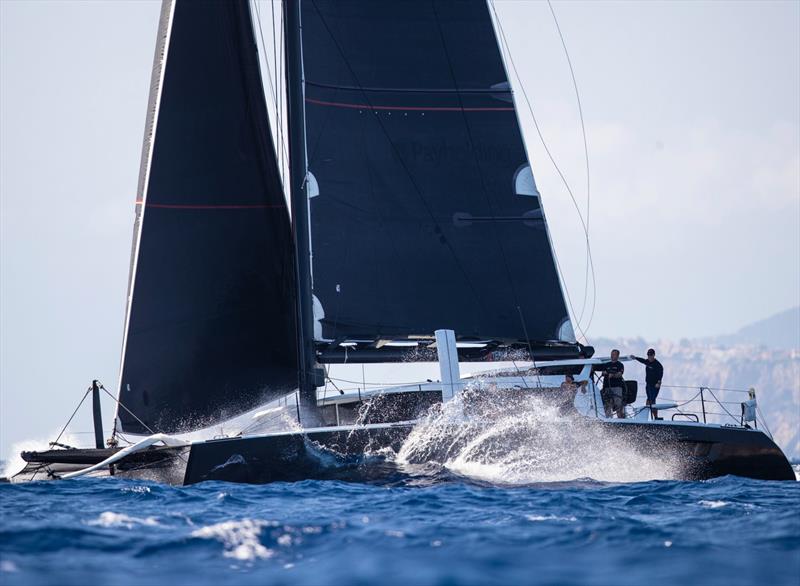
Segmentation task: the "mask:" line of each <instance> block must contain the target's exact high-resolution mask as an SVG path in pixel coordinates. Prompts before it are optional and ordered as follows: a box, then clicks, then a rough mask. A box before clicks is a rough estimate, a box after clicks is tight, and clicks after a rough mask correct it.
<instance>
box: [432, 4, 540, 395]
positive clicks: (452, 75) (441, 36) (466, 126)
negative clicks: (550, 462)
mask: <svg viewBox="0 0 800 586" xmlns="http://www.w3.org/2000/svg"><path fill="white" fill-rule="evenodd" d="M435 2H436V0H431V9H432V10H433V16H434V18H435V19H436V30H438V31H439V41H440V42H441V44H442V50H443V51H444V56H445V59H446V60H447V67H448V69H449V71H450V79H451V80H452V81H453V87H455V88H456V96H457V97H458V105H459V106H460V109H461V119H462V120H463V122H464V130H466V133H467V140H468V141H469V146H470V152H471V153H472V160H473V161H474V162H475V168H476V169H477V171H478V177H479V178H480V183H481V192H482V193H483V197H484V199H485V200H486V203H487V204H488V206H489V213H490V214H491V216H492V218H496V217H497V212H496V211H495V207H494V205H493V202H492V198H491V196H490V195H489V190H488V189H487V188H486V178H485V177H484V176H483V169H482V168H481V162H480V160H479V159H478V155H477V153H476V149H475V141H474V140H473V138H472V128H470V125H469V121H468V120H467V114H466V112H465V110H464V102H463V100H462V98H461V93H460V91H459V87H458V80H457V79H456V74H455V71H453V62H452V60H451V59H450V52H449V51H448V50H447V43H446V42H445V40H444V32H443V31H442V23H441V22H440V21H439V13H438V12H437V11H436V3H435ZM511 109H512V110H513V109H514V108H513V107H512V108H511ZM491 225H492V232H493V233H494V239H495V242H496V244H497V246H498V247H499V248H500V255H501V256H502V257H503V267H504V268H505V272H506V278H507V279H508V284H509V286H510V288H511V296H512V297H513V298H514V305H516V306H517V312H518V313H519V319H520V321H521V322H522V330H523V332H524V334H525V339H526V340H527V342H528V353H529V354H530V356H531V360H534V358H533V350H532V346H531V339H530V337H529V336H528V328H527V325H526V324H525V317H524V315H523V313H522V309H521V308H520V305H519V296H518V295H517V288H516V287H515V286H514V279H513V277H512V275H511V267H510V266H509V265H508V255H507V254H506V249H505V246H503V241H502V239H501V238H500V234H499V233H498V230H497V221H496V220H492V222H491ZM535 366H536V363H535V361H534V367H535ZM514 367H515V368H516V363H515V364H514ZM537 379H538V376H537ZM524 380H525V379H524V378H523V381H524ZM538 382H539V387H541V386H542V384H541V380H538ZM525 384H528V383H527V382H526V383H525Z"/></svg>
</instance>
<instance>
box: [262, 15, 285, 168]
mask: <svg viewBox="0 0 800 586" xmlns="http://www.w3.org/2000/svg"><path fill="white" fill-rule="evenodd" d="M269 13H270V20H271V22H272V75H274V76H275V84H274V85H275V94H276V97H275V120H276V124H277V126H278V128H277V129H276V131H277V132H276V133H277V135H278V142H279V143H281V144H282V140H283V138H282V131H283V124H282V122H281V110H280V106H279V105H278V96H279V95H280V90H279V89H278V50H277V47H276V46H275V43H276V39H275V37H276V36H277V35H276V34H275V2H274V0H270V3H269ZM262 44H263V43H262ZM266 57H267V56H266V55H264V58H266ZM282 150H283V149H281V151H282ZM281 151H278V168H279V169H280V174H281V177H283V166H282V165H281Z"/></svg>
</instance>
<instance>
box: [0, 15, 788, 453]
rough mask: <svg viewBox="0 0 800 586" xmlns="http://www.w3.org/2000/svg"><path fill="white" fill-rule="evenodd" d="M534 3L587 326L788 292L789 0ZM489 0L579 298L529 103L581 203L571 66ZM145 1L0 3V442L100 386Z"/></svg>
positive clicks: (557, 94)
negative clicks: (587, 306) (592, 303)
mask: <svg viewBox="0 0 800 586" xmlns="http://www.w3.org/2000/svg"><path fill="white" fill-rule="evenodd" d="M553 7H554V10H555V13H556V15H557V17H558V22H559V24H560V27H561V30H562V33H563V35H564V39H565V41H566V44H567V48H568V50H569V55H570V58H571V61H572V64H573V66H574V72H575V76H576V79H577V83H578V87H579V91H580V99H581V104H582V107H583V114H584V120H585V124H586V132H587V142H588V149H589V163H590V190H591V199H590V214H589V231H590V237H591V246H592V253H593V258H594V265H595V271H596V278H597V298H596V311H595V312H594V319H593V321H592V323H591V326H590V327H589V329H588V337H589V339H590V340H591V338H592V336H608V337H620V336H638V335H641V336H643V337H645V338H646V339H666V338H673V339H677V338H691V337H700V336H708V335H717V334H724V333H728V332H732V331H735V330H737V329H738V328H740V327H741V326H743V325H745V324H748V323H750V322H752V321H755V320H758V319H762V318H765V317H768V316H770V315H772V314H774V313H777V312H779V311H781V310H784V309H787V308H789V307H793V306H796V305H798V304H800V2H793V1H792V2H725V1H719V2H603V1H591V2H578V1H575V2H554V3H553ZM496 8H497V14H498V18H499V21H500V24H501V25H502V28H503V30H504V32H505V36H506V41H507V44H508V47H509V50H510V54H511V56H512V58H513V61H514V67H509V69H510V78H511V82H512V85H513V86H514V87H515V90H516V96H517V106H518V110H519V115H520V118H521V121H522V124H523V133H524V135H525V138H526V142H527V145H528V149H529V155H530V159H531V163H532V166H533V169H534V173H535V175H536V181H537V184H538V187H539V190H540V191H541V193H542V199H543V203H544V207H545V210H546V213H547V217H548V221H549V224H550V229H551V236H552V239H553V242H554V246H555V249H556V253H557V255H558V259H559V262H560V264H561V268H562V272H563V275H564V279H565V282H566V285H567V288H568V291H569V292H570V297H571V299H572V301H573V306H574V308H575V311H576V313H578V314H579V313H580V308H581V305H582V300H583V297H584V294H583V287H584V276H585V264H584V263H585V257H584V253H585V249H584V247H585V244H584V240H583V236H582V233H581V227H580V221H579V219H578V217H577V214H576V212H575V207H574V204H573V202H572V200H571V199H570V196H569V194H568V193H567V191H566V189H565V188H564V185H563V183H562V182H561V180H560V179H559V176H558V173H557V172H556V170H555V167H554V166H553V164H552V163H551V162H550V160H549V158H548V156H547V155H546V153H545V150H544V147H543V144H542V142H541V140H540V139H539V136H538V134H537V132H536V129H535V126H534V123H533V119H532V114H533V115H535V118H536V121H537V122H538V124H539V128H540V130H541V133H542V136H543V137H544V140H545V142H546V145H547V147H548V148H549V150H550V151H551V153H552V154H553V158H554V159H555V162H556V163H557V164H558V166H559V168H560V169H561V171H562V172H563V174H564V176H565V177H566V180H567V182H568V184H569V185H570V187H571V188H572V191H573V193H574V195H575V198H576V201H577V202H578V204H579V207H580V208H581V210H582V212H583V213H584V214H585V212H586V207H587V182H586V173H585V161H584V158H583V156H584V155H583V140H582V136H581V132H580V120H579V117H578V109H577V102H576V98H575V93H574V89H573V87H572V80H571V77H570V70H569V67H568V63H567V60H566V58H565V56H564V52H563V48H562V47H561V44H560V40H559V36H558V32H557V29H556V27H555V24H554V21H553V16H552V14H551V13H550V10H549V8H548V5H547V4H546V3H542V2H528V1H524V0H506V1H503V0H498V1H497V2H496ZM158 16H159V3H158V2H150V1H147V0H135V1H127V2H126V1H117V2H110V1H92V2H72V1H69V0H56V1H46V0H39V1H36V2H22V1H16V0H0V457H3V456H6V455H8V454H9V453H10V452H11V451H13V450H14V449H16V446H15V443H16V442H19V441H21V440H23V439H32V438H41V437H45V436H47V437H50V436H52V434H53V432H54V431H57V430H58V428H59V425H60V424H62V423H63V422H64V420H65V416H67V415H68V414H69V413H71V412H72V409H73V408H74V406H75V404H76V403H77V401H78V400H79V399H80V397H81V395H82V394H83V391H84V390H85V388H86V386H87V384H89V383H90V381H91V379H92V378H99V379H100V380H102V381H104V382H105V384H106V386H107V387H108V388H109V389H111V390H113V389H114V388H115V385H116V380H117V377H118V369H119V354H120V348H121V343H122V329H123V318H124V304H125V294H126V286H127V270H128V261H129V257H130V246H131V236H132V226H133V211H134V200H135V195H136V185H137V177H138V171H139V159H140V154H141V146H142V137H143V131H144V124H145V114H146V106H147V98H148V92H149V83H150V70H151V66H152V60H153V51H154V46H155V38H156V30H157V25H158ZM507 65H508V63H507ZM515 70H516V73H515ZM523 87H524V89H525V93H526V94H527V96H528V98H529V100H530V109H529V108H528V104H527V103H526V102H525V100H524V98H523V97H522V96H521V93H522V92H521V88H523ZM589 298H590V299H591V295H589ZM587 320H588V314H587V315H585V316H584V320H583V326H584V327H586V326H587V324H586V322H587ZM112 407H113V406H112V404H111V403H110V402H106V403H104V409H105V415H106V419H107V420H108V419H109V418H110V415H111V412H112ZM84 412H88V410H87V409H84ZM80 418H83V419H80ZM79 419H80V421H81V424H82V428H83V429H87V430H88V429H90V424H89V423H88V417H86V414H85V413H83V412H82V413H81V414H80V415H79ZM107 428H108V424H107ZM84 441H85V440H84Z"/></svg>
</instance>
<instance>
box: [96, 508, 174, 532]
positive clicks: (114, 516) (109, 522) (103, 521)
mask: <svg viewBox="0 0 800 586" xmlns="http://www.w3.org/2000/svg"><path fill="white" fill-rule="evenodd" d="M86 524H87V525H93V526H97V527H125V528H127V529H133V528H134V526H136V525H144V526H147V527H155V526H156V525H158V524H159V523H158V520H157V519H156V518H155V517H146V518H144V519H140V518H138V517H130V516H128V515H126V514H124V513H114V512H113V511H104V512H102V513H100V516H99V517H97V518H96V519H92V520H91V521H87V522H86Z"/></svg>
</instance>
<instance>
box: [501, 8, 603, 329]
mask: <svg viewBox="0 0 800 586" xmlns="http://www.w3.org/2000/svg"><path fill="white" fill-rule="evenodd" d="M490 5H491V7H492V12H493V13H494V17H495V21H496V22H497V29H498V32H499V33H500V37H501V43H502V45H503V47H504V48H505V53H506V55H508V61H509V63H510V64H511V67H512V69H513V71H514V75H515V76H516V78H517V80H518V81H519V87H520V89H521V90H522V95H523V97H524V98H525V103H526V105H527V107H528V112H529V113H530V115H531V119H532V120H533V125H534V128H535V129H536V133H537V134H538V136H539V140H540V141H541V143H542V146H543V147H544V151H545V153H547V156H548V158H549V160H550V163H551V164H552V165H553V167H554V168H555V170H556V173H558V176H559V178H560V179H561V182H562V183H563V184H564V187H565V188H566V190H567V193H568V194H569V196H570V199H571V200H572V203H573V205H574V206H575V210H576V211H577V213H578V218H579V220H580V222H581V226H582V227H583V232H584V234H587V233H588V230H587V228H586V222H585V221H584V219H583V214H582V213H581V210H580V206H578V202H577V200H576V199H575V195H574V194H573V192H572V188H571V187H570V186H569V182H567V179H566V177H565V176H564V174H563V173H562V171H561V168H560V167H559V166H558V163H556V160H555V157H554V156H553V154H552V152H551V151H550V148H549V147H548V146H547V141H546V140H545V138H544V135H543V133H542V129H541V127H540V126H539V121H538V119H537V118H536V115H535V114H534V112H533V106H532V105H531V101H530V99H529V98H528V92H527V91H526V90H525V85H524V84H523V83H522V78H521V77H520V75H519V71H517V66H516V63H515V62H514V58H513V57H512V56H511V50H510V48H509V46H508V39H507V38H506V34H505V31H504V30H503V24H502V23H501V22H500V17H499V16H498V15H497V10H496V8H495V5H494V0H490ZM588 252H589V254H588V256H589V267H590V271H591V274H592V283H593V285H594V286H593V288H592V312H591V315H590V319H589V322H588V324H587V327H586V328H585V329H584V328H583V327H582V324H581V323H580V321H577V317H578V314H577V312H576V311H575V308H574V307H573V304H572V298H571V296H570V294H569V288H568V287H567V283H566V280H565V279H564V272H563V271H562V270H561V263H560V262H559V260H558V253H557V252H556V250H555V247H553V257H554V258H555V261H556V267H557V268H558V273H559V276H560V277H561V282H562V283H563V284H564V292H565V293H566V296H567V302H568V303H569V307H570V310H571V311H572V314H573V315H574V316H575V318H576V323H575V326H576V328H577V329H578V331H579V332H580V334H581V336H583V338H584V340H585V341H586V342H587V343H588V341H589V340H588V337H587V336H586V330H588V328H589V326H590V325H591V323H592V319H593V318H594V310H595V307H596V301H597V287H596V279H595V271H594V260H593V258H592V253H591V248H590V249H589V251H588Z"/></svg>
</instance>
